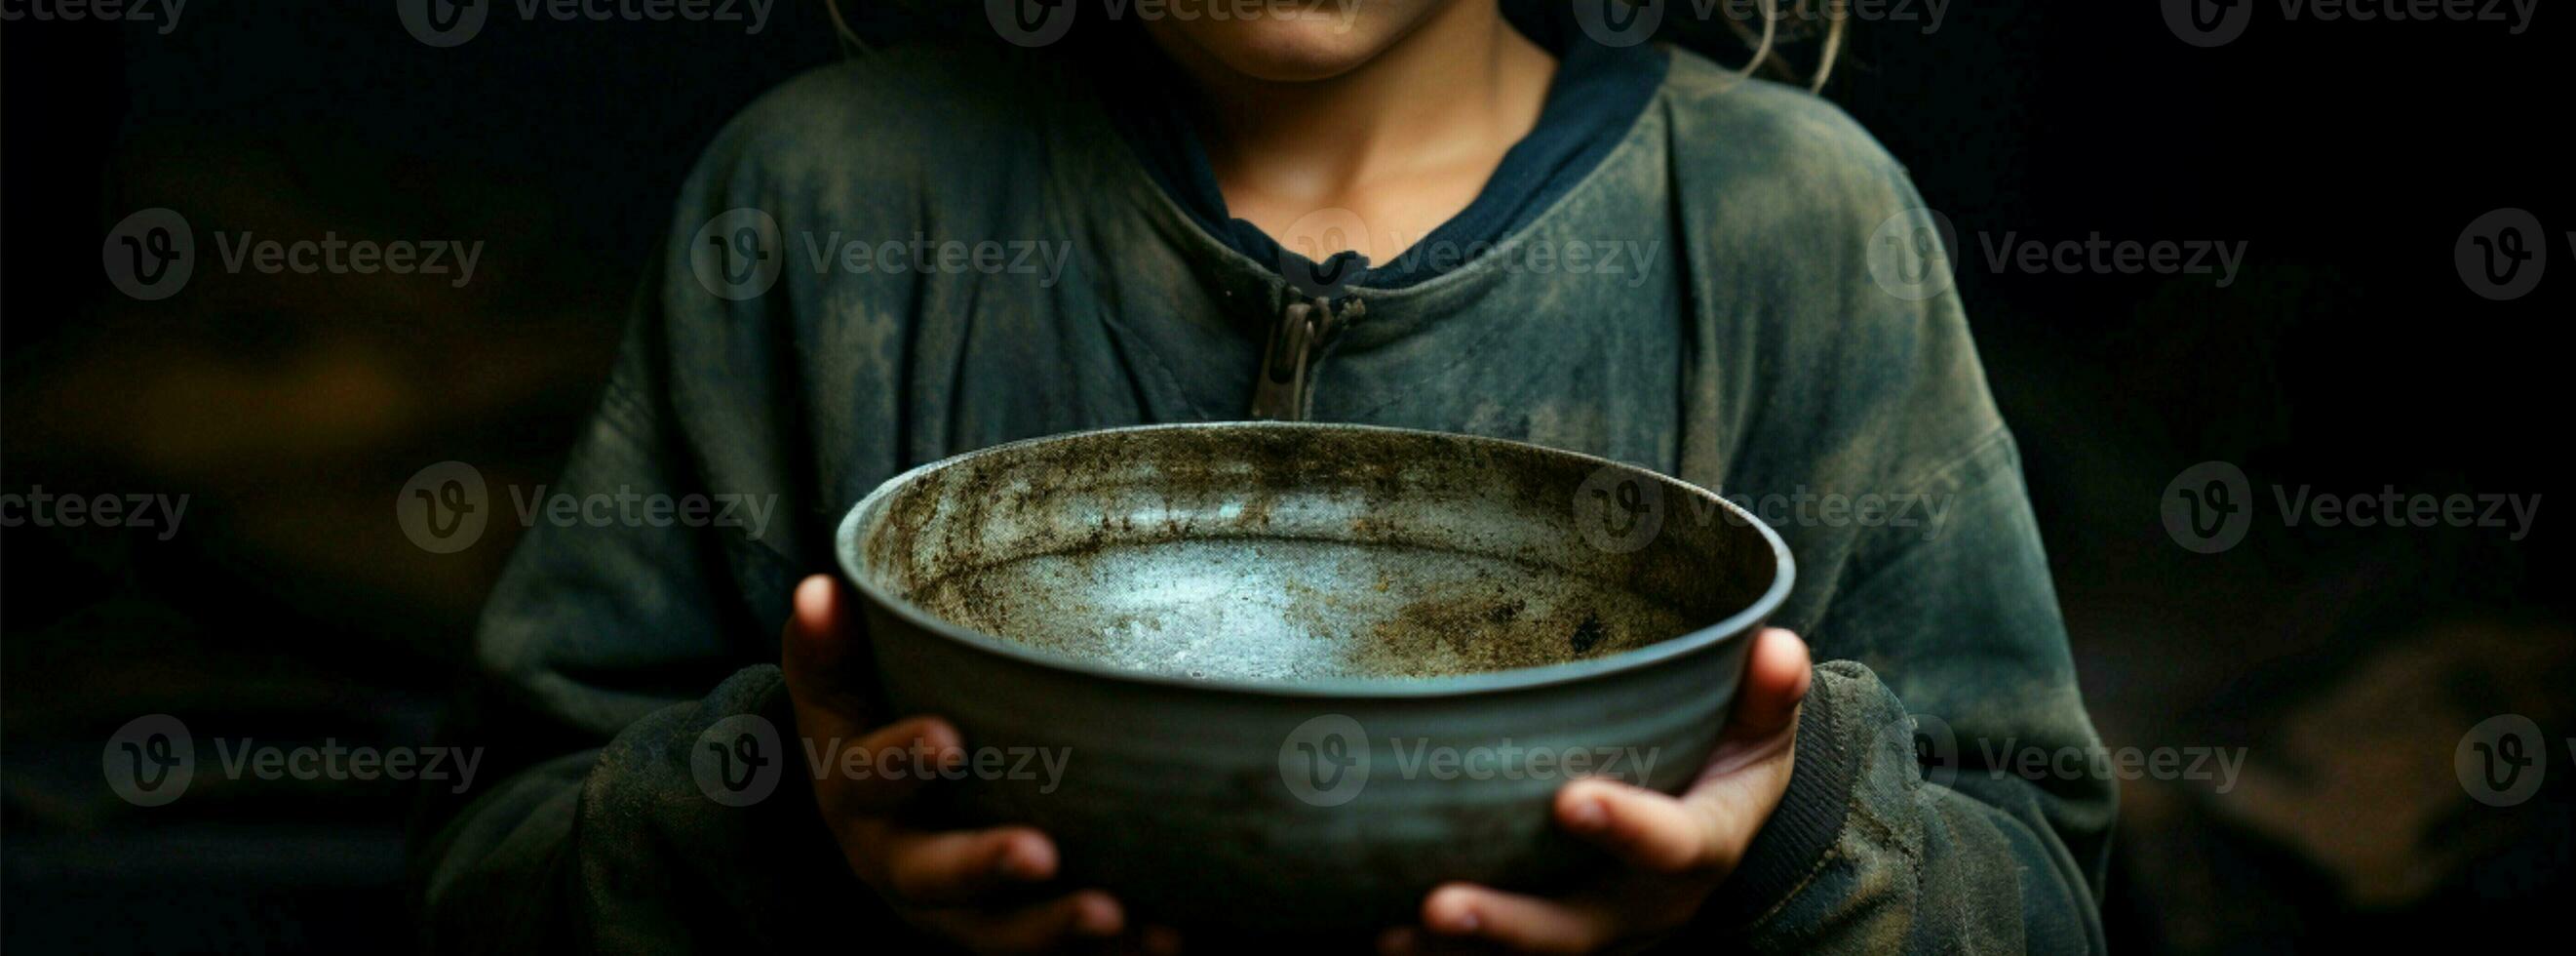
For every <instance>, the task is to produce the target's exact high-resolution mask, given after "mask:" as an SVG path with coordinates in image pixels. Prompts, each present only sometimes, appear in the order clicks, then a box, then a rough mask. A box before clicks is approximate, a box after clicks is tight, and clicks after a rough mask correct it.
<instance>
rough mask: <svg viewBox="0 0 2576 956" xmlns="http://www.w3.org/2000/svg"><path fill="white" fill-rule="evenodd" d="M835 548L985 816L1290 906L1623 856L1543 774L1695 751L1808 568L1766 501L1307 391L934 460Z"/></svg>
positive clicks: (1360, 919) (1527, 874) (1602, 769)
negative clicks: (1304, 415) (1392, 419)
mask: <svg viewBox="0 0 2576 956" xmlns="http://www.w3.org/2000/svg"><path fill="white" fill-rule="evenodd" d="M838 550H839V554H840V557H841V562H842V566H843V568H844V570H845V571H847V573H848V574H849V576H850V579H851V581H852V582H853V583H855V584H856V586H857V588H858V590H859V592H860V593H861V594H862V595H863V596H864V600H865V605H866V609H867V619H868V631H869V639H870V642H871V644H872V647H873V655H874V659H875V662H876V666H877V669H878V677H879V679H880V681H881V687H882V692H883V693H884V695H885V698H886V699H885V701H884V703H885V704H886V705H887V706H889V707H890V708H892V710H891V711H890V712H891V713H895V714H914V713H936V714H940V715H943V716H946V717H947V718H949V719H950V720H951V721H953V722H955V724H956V725H957V727H958V728H959V730H960V731H961V732H962V733H963V734H964V735H965V738H966V744H967V746H968V748H969V749H970V750H971V751H978V752H981V751H986V750H988V749H989V750H990V751H993V752H995V753H997V754H998V755H999V756H997V757H995V758H993V759H992V760H991V762H990V763H988V764H982V765H977V766H975V767H973V768H970V769H971V770H972V771H973V772H971V773H969V774H968V775H967V779H965V780H963V781H961V782H960V784H959V787H960V791H961V792H960V793H959V794H958V797H959V798H960V800H959V801H958V804H957V805H959V806H962V807H964V808H966V809H967V811H968V815H969V816H970V817H971V818H973V819H979V820H988V821H1013V822H1024V823H1029V824H1033V825H1036V826H1038V827H1040V828H1042V829H1044V830H1045V831H1047V832H1048V833H1049V834H1050V835H1052V836H1053V837H1054V838H1055V839H1056V840H1057V841H1058V843H1059V845H1060V847H1061V848H1062V850H1063V865H1064V869H1065V876H1066V879H1067V880H1068V881H1070V882H1071V883H1073V884H1075V885H1096V886H1102V887H1106V888H1108V889H1110V890H1111V891H1112V892H1114V893H1116V894H1118V895H1119V896H1120V898H1121V899H1122V900H1124V901H1125V902H1127V903H1128V904H1129V905H1130V906H1131V907H1132V908H1134V910H1135V911H1136V912H1137V913H1138V915H1139V916H1141V917H1143V918H1147V919H1154V920H1159V921H1164V922H1171V923H1176V924H1179V925H1183V926H1185V927H1223V928H1228V929H1236V930H1258V931H1262V932H1265V933H1283V932H1284V933H1300V934H1334V933H1341V932H1366V931H1371V930H1376V929H1380V928H1383V927H1386V926H1391V925H1397V924H1401V923H1406V922H1410V921H1411V919H1412V917H1413V914H1414V913H1415V912H1416V908H1417V907H1418V905H1419V903H1420V900H1421V898H1422V895H1423V894H1424V893H1425V892H1426V891H1428V890H1429V889H1430V888H1431V887H1432V886H1434V885H1435V884H1437V883H1440V882H1442V881H1445V880H1453V879H1465V880H1475V881H1479V882H1484V883H1489V884H1494V885H1499V886H1505V887H1514V888H1522V889H1529V890H1539V891H1544V890H1547V889H1551V888H1557V887H1562V886H1564V885H1567V884H1568V883H1569V882H1571V881H1572V880H1575V879H1577V878H1579V877H1580V876H1581V875H1582V874H1583V873H1584V872H1585V871H1586V870H1588V869H1590V868H1594V867H1598V866H1602V865H1606V857H1602V856H1599V855H1598V854H1596V853H1594V852H1593V851H1591V850H1589V849H1586V848H1584V847H1582V846H1581V845H1579V844H1576V843H1575V842H1573V841H1572V840H1571V839H1569V838H1567V837H1566V836H1564V835H1563V834H1562V833H1561V832H1559V831H1558V830H1557V829H1556V828H1555V827H1554V825H1553V824H1552V816H1551V813H1550V809H1549V807H1550V801H1551V799H1552V797H1553V794H1554V793H1555V791H1556V789H1557V788H1558V787H1559V786H1562V785H1563V784H1564V782H1565V781H1566V780H1569V779H1572V778H1574V777H1578V776H1584V775H1587V774H1590V775H1607V776H1615V777H1621V778H1623V779H1627V780H1629V781H1630V782H1634V783H1642V784H1644V785H1647V786H1652V787H1657V788H1661V789H1664V790H1667V791H1673V790H1678V789H1679V788H1680V787H1682V786H1683V785H1684V784H1685V783H1687V782H1688V781H1689V780H1690V779H1691V778H1692V777H1693V776H1694V775H1695V774H1696V773H1697V771H1698V770H1699V767H1700V765H1701V763H1702V762H1703V761H1704V760H1705V758H1706V756H1707V753H1708V750H1709V748H1710V747H1711V746H1712V744H1713V743H1714V741H1715V739H1716V736H1717V733H1718V730H1719V726H1720V724H1721V723H1723V721H1724V718H1725V714H1726V709H1727V705H1728V703H1729V702H1730V701H1731V700H1732V699H1733V696H1734V693H1735V688H1736V684H1737V681H1738V680H1739V679H1740V678H1741V676H1742V674H1743V670H1744V655H1745V649H1746V646H1747V644H1748V643H1749V642H1748V640H1747V637H1746V636H1747V635H1749V634H1750V633H1751V632H1752V631H1753V630H1755V629H1756V628H1757V627H1759V626H1760V625H1761V623H1762V622H1763V621H1764V620H1765V619H1766V618H1767V616H1768V615H1769V614H1770V613H1771V612H1772V610H1773V609H1774V608H1776V607H1778V606H1779V604H1780V601H1781V600H1782V599H1783V598H1784V597H1785V596H1786V595H1787V594H1788V592H1789V584H1790V579H1791V576H1792V573H1793V572H1792V566H1791V563H1790V560H1789V553H1788V551H1787V549H1786V548H1785V547H1784V546H1783V545H1782V544H1781V542H1780V538H1779V536H1778V535H1776V534H1774V533H1772V531H1771V530H1770V529H1769V528H1768V527H1765V526H1764V525H1763V524H1762V523H1761V522H1760V521H1757V520H1754V519H1753V518H1752V517H1751V516H1750V515H1747V514H1745V513H1744V512H1743V511H1741V510H1739V509H1737V508H1735V507H1734V506H1733V505H1731V504H1729V503H1727V502H1725V501H1724V500H1722V499H1720V498H1718V497H1717V496H1716V495H1714V494H1711V493H1710V492H1708V491H1705V490H1702V489H1700V488H1697V487H1693V486H1691V485H1688V484H1685V483H1683V482H1680V481H1677V480H1674V479H1671V478H1667V477H1664V476H1661V475H1657V474H1655V473H1653V472H1649V471H1645V470H1642V469H1637V468H1633V467H1630V466H1626V465H1621V464H1616V463H1613V462H1609V461H1605V460H1602V459H1598V458H1592V457H1589V456H1584V455H1577V454H1572V453H1569V452H1563V451H1556V450H1552V449H1547V448H1541V447H1538V446H1534V445H1526V444H1520V443H1516V442H1509V441H1501V440H1496V439H1487V438H1473V437H1467V436H1460V435H1447V434H1437V433H1431V432H1417V431H1404V430H1397V429H1386V428H1373V427H1362V426H1353V425H1322V424H1288V423H1226V424H1207V425H1171V426H1151V427H1142V428H1124V429H1113V430H1108V431H1096V432H1085V433H1080V434H1073V435H1065V436H1060V437H1053V438H1045V439H1038V440H1033V441H1024V442H1018V443H1014V444H1008V445H1001V446H996V447H993V448H987V449H984V450H981V451H977V452H973V453H970V454H966V455H961V456H958V457H955V458H950V459H947V460H945V461H941V462H937V463H933V464H930V465H925V466H922V467H920V468H916V469H914V470H912V471H910V472H907V473H905V474H903V475H901V476H898V477H896V478H894V479H893V480H891V481H888V482H886V483H885V484H884V485H883V486H881V487H879V488H878V489H877V490H876V491H875V492H873V493H871V494H869V495H868V496H867V498H866V499H864V500H862V501H860V502H859V504H858V506H857V507H856V508H854V509H852V510H851V512H850V514H849V517H848V518H847V519H846V520H844V521H843V522H842V525H841V531H840V536H839V539H838ZM1032 755H1035V756H1036V757H1038V758H1041V759H1028V758H1030V757H1031V756H1032ZM1046 757H1052V758H1054V759H1056V760H1058V761H1060V767H1061V775H1060V777H1057V776H1053V775H1050V774H1048V773H1045V772H1041V770H1040V768H1044V767H1046V766H1047V764H1046V763H1045V762H1044V759H1042V758H1046ZM1013 768H1016V769H1017V771H1018V772H1013Z"/></svg>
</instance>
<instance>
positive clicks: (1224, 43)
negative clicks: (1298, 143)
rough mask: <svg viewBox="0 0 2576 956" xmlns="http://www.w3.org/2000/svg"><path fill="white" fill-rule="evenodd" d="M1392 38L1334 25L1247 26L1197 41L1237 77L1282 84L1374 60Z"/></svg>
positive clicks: (1329, 75) (1320, 76) (1339, 72)
mask: <svg viewBox="0 0 2576 956" xmlns="http://www.w3.org/2000/svg"><path fill="white" fill-rule="evenodd" d="M1389 39H1391V38H1384V37H1375V36H1370V35H1368V31H1365V30H1362V29H1358V28H1354V27H1343V26H1337V25H1335V24H1333V23H1319V24H1305V23H1268V24H1243V25H1235V26H1230V27H1227V28H1224V29H1221V30H1211V31H1207V33H1206V34H1202V35H1201V36H1200V37H1199V38H1198V41H1199V43H1200V45H1201V46H1202V47H1203V48H1205V49H1206V50H1207V51H1208V52H1209V53H1212V54H1214V55H1215V56H1216V58H1217V59H1218V60H1220V61H1223V62H1224V63H1225V65H1226V66H1227V67H1228V68H1230V69H1232V70H1234V71H1235V72H1237V73H1241V74H1243V75H1245V76H1249V77H1253V78H1255V79H1261V80H1269V81H1272V82H1279V83H1294V82H1303V81H1310V80H1324V79H1331V78H1333V77H1336V76H1340V75H1342V74H1343V73H1347V72H1350V71H1351V70H1352V69H1354V68H1356V67H1358V66H1359V65H1360V64H1362V63H1366V62H1368V61H1369V59H1370V58H1371V57H1374V56H1376V55H1377V54H1378V53H1379V51H1380V50H1381V49H1382V48H1383V47H1385V45H1386V42H1387V41H1388V40H1389Z"/></svg>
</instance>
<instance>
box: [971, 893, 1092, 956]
mask: <svg viewBox="0 0 2576 956" xmlns="http://www.w3.org/2000/svg"><path fill="white" fill-rule="evenodd" d="M927 919H928V920H929V921H931V922H934V923H936V924H938V925H939V926H940V927H941V928H942V929H944V930H946V932H947V933H948V934H949V936H950V938H953V939H957V940H960V941H963V942H964V943H965V944H966V946H967V948H969V949H972V950H976V951H978V952H997V953H1035V952H1043V951H1046V950H1051V949H1057V948H1060V947H1062V946H1064V945H1065V944H1066V943H1067V942H1069V941H1072V940H1079V939H1088V940H1104V939H1109V938H1112V937H1115V936H1117V935H1118V933H1119V931H1120V930H1122V929H1124V928H1125V927H1126V925H1127V914H1126V911H1125V910H1124V909H1122V908H1120V907H1119V905H1118V901H1117V900H1115V899H1112V898H1110V896H1109V894H1107V893H1103V892H1100V891H1099V890H1084V891H1082V892H1079V893H1071V894H1067V895H1064V896H1060V897H1057V898H1055V899H1052V900H1047V901H1045V902H1042V903H1032V904H1030V905H1028V906H1024V907H1021V908H1019V909H1016V910H1011V911H1009V912H1006V913H1001V914H995V913H993V912H991V911H988V910H972V909H952V910H937V911H933V912H932V913H930V914H929V915H928V916H927Z"/></svg>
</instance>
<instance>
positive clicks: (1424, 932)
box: [1378, 628, 1812, 954]
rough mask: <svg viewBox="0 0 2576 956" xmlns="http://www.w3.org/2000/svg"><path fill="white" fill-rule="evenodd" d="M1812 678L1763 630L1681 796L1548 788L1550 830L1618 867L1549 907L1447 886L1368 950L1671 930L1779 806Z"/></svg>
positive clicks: (1556, 948) (1579, 941) (1575, 946)
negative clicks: (1715, 737)
mask: <svg viewBox="0 0 2576 956" xmlns="http://www.w3.org/2000/svg"><path fill="white" fill-rule="evenodd" d="M1811 676H1812V672H1811V671H1810V670H1809V667H1808V661H1807V645H1806V642H1804V641H1801V640H1799V639H1798V636H1797V635H1795V634H1791V633H1789V632H1788V631H1784V630H1780V629H1778V628H1769V629H1765V630H1764V631H1762V632H1761V633H1760V634H1758V635H1756V637H1755V641H1754V645H1753V650H1752V654H1751V660H1750V661H1749V662H1748V663H1747V665H1746V666H1745V673H1744V684H1743V689H1742V690H1741V691H1740V692H1739V696H1738V697H1737V698H1736V704H1735V712H1734V715H1733V717H1732V719H1731V720H1730V721H1729V722H1728V724H1727V728H1726V734H1725V736H1724V737H1722V738H1721V739H1720V740H1719V741H1718V745H1717V749H1716V750H1714V751H1712V752H1711V753H1710V754H1709V759H1708V766H1707V767H1706V769H1703V770H1702V771H1700V777H1699V780H1698V781H1697V782H1695V783H1693V784H1692V785H1691V788H1690V790H1689V791H1688V792H1686V793H1684V794H1682V795H1681V796H1679V797H1669V796H1665V795H1664V794H1661V793H1657V792H1655V791H1652V790H1647V789H1644V788H1640V787H1634V786H1629V785H1627V784H1624V783H1619V782H1616V781H1611V780H1599V779H1591V780H1577V781H1575V782H1573V783H1569V784H1566V785H1565V787H1564V789H1561V790H1558V791H1557V794H1556V822H1557V825H1558V826H1562V827H1564V828H1565V829H1566V830H1567V831H1569V832H1572V833H1574V834H1575V835H1577V836H1580V837H1582V838H1584V839H1585V840H1588V841H1590V842H1592V843H1593V844H1595V845H1598V846H1600V847H1601V848H1602V849H1605V850H1608V851H1610V853H1611V854H1612V855H1614V856H1616V857H1618V858H1619V859H1620V860H1621V861H1623V862H1624V863H1625V864H1626V865H1627V869H1626V871H1624V872H1621V873H1618V874H1616V875H1614V876H1611V877H1609V878H1607V879H1605V880H1603V881H1602V882H1601V883H1600V884H1598V885H1595V886H1593V887H1590V888H1588V889H1586V890H1584V891H1582V892H1579V893H1576V894H1573V895H1570V896H1565V897H1561V898H1556V899H1541V898H1538V897H1532V896H1523V895H1520V894H1518V893H1506V892H1503V891H1501V890H1495V889H1490V888H1487V887H1483V886H1477V885H1475V884H1472V883H1450V884H1447V885H1444V886H1441V887H1439V888H1437V889H1434V890H1432V891H1431V895H1429V896H1427V897H1424V898H1423V901H1422V925H1420V926H1408V927H1402V928H1398V929H1392V930H1388V931H1387V932H1386V933H1385V934H1384V935H1382V936H1381V937H1379V940H1378V948H1379V949H1380V950H1381V951H1383V952H1386V953H1389V954H1398V953H1417V952H1448V951H1468V952H1475V951H1489V950H1496V951H1503V952H1536V953H1589V952H1597V951H1600V950H1604V949H1609V948H1611V947H1615V946H1623V945H1627V944H1632V943H1640V942H1646V941H1650V940H1652V939H1654V938H1655V937H1658V936H1661V935H1663V934H1666V933H1670V932H1672V931H1674V930H1677V929H1680V928H1681V927H1682V926H1683V925H1684V924H1686V923H1688V922H1690V919H1691V916H1692V915H1693V914H1695V913H1697V912H1699V908H1700V904H1701V903H1703V902H1705V901H1706V900H1707V899H1708V897H1709V894H1710V893H1711V892H1714V891H1715V890H1716V889H1717V888H1718V886H1719V884H1721V883H1724V882H1725V881H1726V877H1727V875H1728V874H1730V873H1732V872H1734V871H1735V865H1736V863H1737V861H1739V860H1742V859H1743V858H1744V849H1745V847H1746V846H1747V845H1749V844H1751V843H1752V842H1753V835H1754V834H1755V833H1758V832H1761V830H1762V824H1763V823H1764V822H1765V821H1767V820H1769V819H1771V811H1772V810H1774V809H1776V808H1777V807H1779V805H1780V795H1781V794H1782V793H1783V792H1785V791H1786V790H1787V789H1788V787H1789V769H1790V765H1791V762H1792V759H1793V758H1794V757H1795V755H1796V752H1797V747H1795V746H1794V744H1795V743H1796V742H1797V738H1798V705H1799V702H1800V701H1802V700H1804V699H1805V698H1806V696H1807V684H1808V681H1809V680H1810V679H1811Z"/></svg>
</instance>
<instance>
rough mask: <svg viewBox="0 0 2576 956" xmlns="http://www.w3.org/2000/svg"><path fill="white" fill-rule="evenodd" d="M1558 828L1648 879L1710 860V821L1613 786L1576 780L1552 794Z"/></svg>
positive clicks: (1650, 794)
mask: <svg viewBox="0 0 2576 956" xmlns="http://www.w3.org/2000/svg"><path fill="white" fill-rule="evenodd" d="M1556 820H1557V825H1559V826H1562V827H1564V828H1565V829H1566V830H1567V831H1568V832H1571V833H1573V834H1574V835H1575V836H1578V837H1581V838H1583V839H1584V840H1585V841H1586V842H1589V843H1591V844H1593V845H1594V846H1598V847H1600V848H1602V849H1604V850H1608V851H1610V854H1611V855H1612V856H1616V857H1618V858H1619V860H1620V861H1621V862H1623V863H1626V864H1628V865H1629V866H1631V867H1634V868H1637V869H1640V870H1645V871H1648V872H1651V873H1680V872H1683V871H1686V870H1689V869H1691V868H1693V867H1697V866H1703V865H1706V864H1708V863H1709V862H1710V860H1709V848H1710V843H1709V841H1710V840H1711V839H1713V838H1714V837H1715V836H1717V834H1715V833H1713V832H1712V829H1713V821H1712V820H1711V819H1710V818H1709V817H1708V815H1706V814H1704V813H1702V812H1699V811H1696V810H1694V809H1693V808H1692V807H1691V806H1689V805H1688V804H1686V803H1684V802H1683V801H1681V800H1677V799H1674V798H1672V797H1669V796H1666V795H1664V794H1661V793H1657V792H1655V791H1653V790H1648V789H1645V788H1643V787H1637V786H1631V785H1629V784H1625V783H1620V782H1618V781H1616V780H1604V779H1600V778H1589V779H1584V780H1577V781H1574V782H1572V783H1569V784H1566V785H1565V786H1563V787H1560V788H1558V789H1557V791H1556Z"/></svg>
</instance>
